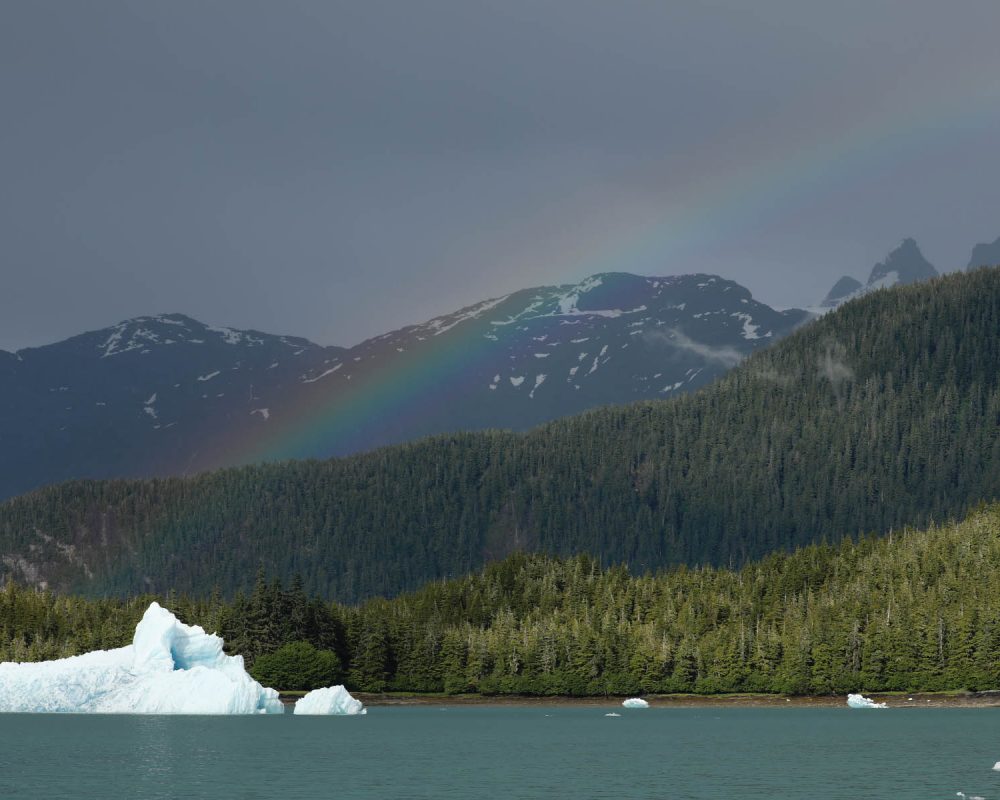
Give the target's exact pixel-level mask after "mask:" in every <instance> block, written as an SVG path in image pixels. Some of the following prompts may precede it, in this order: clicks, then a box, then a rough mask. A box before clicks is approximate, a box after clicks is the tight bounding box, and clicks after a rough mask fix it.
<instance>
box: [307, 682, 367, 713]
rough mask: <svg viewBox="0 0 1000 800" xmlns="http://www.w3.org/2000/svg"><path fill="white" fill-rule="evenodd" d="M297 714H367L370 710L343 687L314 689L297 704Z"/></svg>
mask: <svg viewBox="0 0 1000 800" xmlns="http://www.w3.org/2000/svg"><path fill="white" fill-rule="evenodd" d="M293 713H295V714H314V715H320V714H337V715H340V714H367V713H368V709H366V708H365V707H364V705H363V704H362V702H361V701H360V700H355V699H354V698H353V697H351V695H350V693H349V692H348V691H347V689H345V688H344V687H343V686H328V687H326V688H325V689H313V690H312V691H311V692H309V694H307V695H306V696H305V697H302V698H300V699H299V700H297V701H296V702H295V710H294V712H293Z"/></svg>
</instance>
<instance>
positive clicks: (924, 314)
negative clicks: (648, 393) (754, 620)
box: [0, 269, 1000, 600]
mask: <svg viewBox="0 0 1000 800" xmlns="http://www.w3.org/2000/svg"><path fill="white" fill-rule="evenodd" d="M998 361H1000V269H985V270H977V271H974V272H970V273H955V274H951V275H947V276H944V277H940V278H936V279H933V280H931V281H926V282H921V283H916V284H912V285H909V286H900V287H895V288H893V289H891V290H887V291H881V292H874V293H872V294H870V295H867V296H865V297H863V298H860V299H858V300H857V301H856V302H853V303H849V304H847V305H845V306H842V307H841V308H840V309H838V310H836V311H833V312H831V313H829V314H827V315H825V316H823V317H821V318H819V319H817V320H815V321H814V322H812V323H811V324H809V325H807V326H804V327H803V328H802V329H801V330H798V331H797V332H796V333H794V334H793V335H791V336H790V337H788V338H786V339H784V340H783V341H781V342H779V343H778V344H777V345H776V346H775V347H773V348H769V349H762V350H759V351H757V352H756V353H754V354H753V355H752V356H751V357H750V358H748V359H747V360H746V361H744V362H743V363H742V364H741V365H740V366H739V367H737V368H735V369H734V370H732V371H730V372H728V374H726V375H725V376H724V377H723V378H722V379H721V380H719V381H717V382H715V383H714V384H713V385H711V386H709V387H705V388H704V389H702V390H701V391H698V392H694V393H689V394H686V395H683V396H680V397H677V398H674V399H672V400H668V401H643V402H639V403H633V404H630V405H625V406H610V407H606V408H601V409H596V410H590V411H587V412H585V413H583V414H581V415H578V416H574V417H569V418H562V419H558V420H555V421H553V422H550V423H548V424H546V425H544V426H541V427H539V428H536V429H534V430H532V431H529V432H528V433H522V434H515V433H508V432H503V431H486V432H480V433H459V434H449V435H440V436H435V437H431V438H427V439H422V440H420V441H417V442H411V443H408V444H403V445H396V446H392V447H385V448H381V449H379V450H376V451H373V452H370V453H366V454H360V455H353V456H350V457H347V458H341V459H332V460H328V461H315V460H307V461H292V462H284V463H275V464H266V465H260V466H253V467H242V468H237V469H229V470H223V471H218V472H212V473H205V474H203V475H199V476H197V477H194V478H186V479H182V478H170V479H159V480H151V481H78V482H74V483H70V484H63V485H60V486H54V487H48V488H46V489H42V490H39V491H37V492H34V493H32V494H29V495H24V496H22V497H19V498H14V499H12V500H8V501H6V502H5V503H3V504H0V565H2V566H0V573H3V574H6V575H7V576H9V577H13V578H15V579H17V580H24V581H27V582H30V583H32V584H34V585H40V584H41V583H45V584H46V585H47V586H49V587H50V588H53V589H58V590H60V591H62V590H78V591H86V592H88V593H109V592H110V593H129V592H135V591H137V590H143V591H145V590H165V589H166V588H170V587H173V588H176V589H177V590H178V591H199V592H204V590H205V587H206V586H209V585H218V586H219V587H220V588H221V589H222V590H223V591H225V592H232V591H234V590H236V589H238V588H247V581H248V580H249V577H250V576H252V574H253V573H254V571H255V569H256V565H257V564H259V563H266V564H268V565H269V568H270V569H271V570H272V572H273V574H275V575H276V576H278V577H281V578H283V579H288V578H290V577H291V576H293V575H301V576H302V579H303V581H304V585H305V586H306V587H307V588H309V589H310V590H311V591H318V592H320V593H322V594H324V595H325V596H328V597H331V598H339V599H343V600H356V599H360V598H363V597H369V596H372V595H378V594H385V595H391V594H395V593H398V592H400V591H404V590H406V589H410V588H414V587H416V586H419V585H421V584H422V583H424V582H425V581H427V580H433V579H435V578H441V577H446V576H448V575H456V574H463V573H467V572H469V571H471V570H474V569H476V568H478V566H480V565H481V564H483V563H486V562H489V561H492V560H496V559H500V558H503V557H504V556H506V555H507V554H509V553H511V552H515V551H518V550H534V551H541V552H546V553H551V554H554V555H570V554H573V553H578V552H590V553H592V554H594V555H595V556H596V557H598V558H599V559H600V560H601V561H602V562H603V563H618V562H627V563H629V564H632V565H634V566H635V568H636V569H638V570H640V571H642V570H645V569H656V568H658V567H661V566H667V565H671V564H681V563H686V564H700V563H713V564H719V565H726V564H730V563H732V564H740V563H743V562H745V561H747V560H750V559H753V558H757V557H759V556H762V555H765V554H767V553H769V552H773V551H775V550H784V549H791V548H794V547H796V546H799V545H802V544H806V543H809V542H813V541H836V540H837V539H839V538H841V537H844V536H855V535H860V534H864V533H869V532H875V533H884V532H886V531H889V530H891V529H894V528H896V529H898V528H900V527H902V526H903V525H907V524H910V525H923V524H926V523H927V522H928V521H929V520H931V519H934V520H938V521H940V520H944V519H949V518H955V517H957V516H961V515H963V514H964V513H965V512H966V511H967V510H968V509H969V508H970V507H972V506H974V505H975V504H977V503H978V502H980V501H984V500H992V499H995V498H997V497H998V496H1000V424H998V420H1000V374H998V373H997V370H996V368H995V367H996V363H998Z"/></svg>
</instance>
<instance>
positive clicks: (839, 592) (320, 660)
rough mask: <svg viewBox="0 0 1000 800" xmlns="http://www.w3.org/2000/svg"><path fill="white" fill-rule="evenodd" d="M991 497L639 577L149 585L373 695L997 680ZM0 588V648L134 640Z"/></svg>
mask: <svg viewBox="0 0 1000 800" xmlns="http://www.w3.org/2000/svg"><path fill="white" fill-rule="evenodd" d="M998 583H1000V507H996V506H994V507H990V508H984V509H980V510H978V511H976V512H975V513H973V514H972V515H971V516H970V518H969V519H968V520H966V521H964V522H962V523H960V524H952V525H946V526H942V527H938V528H931V529H930V530H926V531H897V532H896V533H894V534H893V536H891V537H883V538H876V537H868V538H865V539H862V540H860V541H857V542H854V541H851V540H845V541H843V542H842V543H841V544H839V545H837V546H833V545H811V546H808V547H805V548H802V549H800V550H798V551H796V552H794V553H792V554H790V555H787V554H773V555H770V556H768V557H766V558H764V559H763V560H761V561H759V562H755V563H752V564H749V565H747V566H745V567H744V568H743V569H741V570H738V571H731V570H725V569H715V568H708V567H704V568H699V569H688V568H685V567H680V568H676V569H674V570H670V571H668V572H665V573H662V574H659V575H652V576H651V575H645V576H634V575H631V574H630V573H629V572H628V570H626V569H624V568H622V567H613V568H610V569H601V568H600V567H599V565H598V564H597V562H596V561H595V560H594V559H592V558H590V557H587V556H577V557H574V558H570V559H566V560H555V559H551V558H549V557H545V556H540V555H524V554H518V555H513V556H510V557H508V558H507V559H506V560H504V561H502V562H500V563H497V564H493V565H491V566H489V567H487V568H486V569H485V570H484V571H483V572H482V573H480V574H477V575H471V576H468V577H464V578H460V579H456V580H451V581H438V582H434V583H431V584H428V585H427V586H425V587H424V588H422V589H421V590H420V591H417V592H415V593H412V594H406V595H403V596H401V597H399V598H396V599H395V600H390V601H387V600H382V599H377V600H372V601H369V602H367V603H364V604H362V605H361V606H357V607H345V606H340V605H336V604H327V603H324V602H322V601H319V600H309V599H308V598H307V596H306V595H305V593H304V592H303V591H302V589H301V586H300V585H298V584H297V583H295V584H293V585H292V586H291V587H290V588H282V587H281V586H280V585H278V584H277V583H268V582H266V581H265V580H264V579H263V578H262V577H259V578H258V582H257V586H256V588H255V590H254V592H253V593H252V594H251V595H250V596H248V597H244V596H243V595H238V596H237V597H236V599H235V601H233V602H231V603H229V602H225V601H223V600H221V599H220V598H219V597H218V596H215V597H213V598H211V599H201V600H191V599H189V598H185V597H179V596H177V595H174V594H172V593H171V594H170V595H168V596H166V597H161V598H160V599H161V601H162V602H165V603H166V604H167V605H168V606H169V607H171V608H173V609H176V610H177V612H178V613H179V615H180V616H181V617H182V618H184V619H185V620H186V621H188V622H197V623H199V624H202V625H204V626H206V627H207V629H208V630H210V631H211V630H217V631H219V632H220V633H221V634H222V635H223V636H224V637H225V638H226V641H227V647H228V649H229V650H230V651H231V652H236V653H242V654H244V655H246V656H247V657H248V660H249V661H250V662H251V663H252V668H251V669H252V671H253V672H254V674H255V675H257V676H258V677H259V678H260V679H261V680H263V681H265V682H266V683H270V684H272V685H274V684H277V685H278V688H282V689H293V688H310V687H311V686H312V685H318V683H317V682H319V683H322V682H328V683H329V682H333V681H340V680H346V681H347V684H348V686H349V688H351V689H359V690H367V691H382V690H386V689H396V690H404V691H448V692H466V691H478V692H483V693H488V694H493V693H526V694H569V695H594V694H598V695H599V694H632V693H636V692H692V691H693V692H702V693H716V692H736V691H757V692H789V693H829V692H836V693H844V692H848V691H852V690H857V689H865V690H870V691H886V690H904V691H917V690H923V691H931V690H946V689H977V690H983V689H997V688H1000V594H998V593H997V592H996V590H995V587H996V585H997V584H998ZM149 599H150V598H148V597H143V598H136V599H132V600H129V601H121V600H102V601H91V600H83V599H79V598H68V597H58V596H55V595H53V594H51V593H48V592H40V591H37V590H34V589H22V588H18V587H16V586H14V585H13V584H9V585H8V586H7V587H6V588H4V589H3V590H0V661H2V660H8V659H20V660H27V659H41V658H52V657H56V656H61V655H70V654H74V653H78V652H82V651H86V650H89V649H92V648H95V647H113V646H119V645H122V644H125V643H127V642H128V641H129V640H130V639H131V635H132V630H133V628H134V625H135V623H136V622H137V621H138V620H139V618H140V617H141V615H142V612H143V610H144V608H145V606H146V605H147V603H148V602H149Z"/></svg>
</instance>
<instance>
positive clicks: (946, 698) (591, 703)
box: [281, 691, 1000, 708]
mask: <svg viewBox="0 0 1000 800" xmlns="http://www.w3.org/2000/svg"><path fill="white" fill-rule="evenodd" d="M303 694H304V692H282V693H281V699H282V701H283V702H285V703H294V702H295V700H297V699H298V698H299V697H301V696H302V695H303ZM351 694H352V696H353V697H355V698H356V699H358V700H360V701H361V702H362V703H364V704H365V705H366V706H376V707H377V706H529V707H530V706H539V707H545V706H548V707H554V706H565V707H572V706H580V707H606V708H620V707H621V704H622V700H624V699H625V696H624V695H623V696H621V697H617V696H615V697H608V696H598V697H569V696H551V697H537V696H533V695H480V694H456V695H446V694H412V693H406V692H385V693H371V692H352V693H351ZM864 694H865V696H866V697H869V698H870V699H872V700H874V701H876V702H885V703H887V704H888V705H889V707H890V708H998V707H1000V691H987V692H881V693H880V692H872V693H867V692H864ZM641 696H642V698H643V699H644V700H646V701H647V702H648V703H649V705H650V707H651V708H723V707H729V708H768V707H770V708H847V695H846V694H843V695H840V694H837V695H770V694H750V693H747V694H724V695H696V694H648V695H641Z"/></svg>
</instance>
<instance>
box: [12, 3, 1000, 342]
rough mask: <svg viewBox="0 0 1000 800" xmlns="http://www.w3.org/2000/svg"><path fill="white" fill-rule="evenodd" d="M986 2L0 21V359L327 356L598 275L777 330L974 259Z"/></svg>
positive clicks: (80, 10) (986, 93)
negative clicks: (707, 293)
mask: <svg viewBox="0 0 1000 800" xmlns="http://www.w3.org/2000/svg"><path fill="white" fill-rule="evenodd" d="M997 30H1000V3H997V2H996V0H987V1H984V2H974V1H972V0H968V1H966V2H963V1H962V0H956V2H954V3H941V2H938V1H937V0H935V2H925V1H924V0H900V1H899V2H879V0H863V2H854V0H846V1H845V0H842V1H841V2H837V3H831V2H815V3H814V2H803V0H789V1H788V2H785V1H784V0H782V1H781V2H772V1H771V0H755V2H752V3H748V2H745V0H731V1H730V0H721V1H718V2H716V1H713V2H702V3H698V2H670V1H669V0H656V1H654V0H650V1H649V2H638V0H614V2H611V1H610V0H601V1H600V2H597V1H596V0H498V1H497V2H488V1H487V0H393V1H392V2H383V1H382V0H355V1H354V2H336V1H335V0H322V2H315V3H313V2H294V1H293V0H280V2H279V1H278V0H272V1H271V2H266V3H265V2H254V1H253V0H234V1H233V2H221V1H216V2H210V1H209V0H200V2H184V1H183V0H171V1H170V2H160V3H144V2H120V3H119V2H107V1H106V0H88V1H87V2H76V0H63V1H62V2H50V1H48V0H5V1H4V2H3V3H2V4H0V259H2V260H0V278H2V281H0V348H3V349H8V350H11V349H16V348H19V347H24V346H30V345H37V344H42V343H46V342H51V341H55V340H57V339H60V338H64V337H66V336H69V335H72V334H74V333H78V332H81V331H83V330H88V329H94V328H98V327H103V326H105V325H108V324H111V323H114V322H116V321H118V320H120V319H124V318H127V317H132V316H138V315H141V314H150V313H157V312H173V311H179V312H183V313H187V314H190V315H191V316H194V317H197V318H199V319H202V320H204V321H206V322H210V323H214V324H225V325H233V326H237V327H254V328H258V329H261V330H265V331H270V332H275V333H292V334H298V335H303V336H307V337H309V338H311V339H313V340H315V341H318V342H321V343H323V344H341V345H350V344H353V343H355V342H357V341H359V340H361V339H363V338H366V337H368V336H371V335H375V334H377V333H380V332H383V331H386V330H389V329H392V328H396V327H400V326H401V325H403V324H408V323H413V322H418V321H422V320H425V319H427V318H429V317H432V316H434V315H435V314H439V313H444V312H447V311H450V310H453V309H456V308H458V307H460V306H462V305H467V304H469V303H472V302H475V301H477V300H480V299H484V298H486V297H491V296H496V295H499V294H503V293H506V292H509V291H512V290H514V289H517V288H523V287H526V286H533V285H539V284H551V283H564V282H569V281H574V280H578V279H581V278H583V277H585V276H587V275H588V274H591V273H593V272H598V271H607V270H622V271H631V272H639V273H643V274H660V275H669V274H676V273H683V272H695V271H697V272H715V273H719V274H721V275H724V276H726V277H729V278H732V279H734V280H737V281H740V282H741V283H743V284H745V285H746V286H748V287H749V288H750V289H751V290H752V291H753V292H754V294H755V295H756V296H758V297H759V298H760V299H762V300H764V301H765V302H769V303H772V304H774V305H778V306H788V305H798V304H808V303H812V302H815V301H817V300H818V299H820V298H821V297H822V296H823V295H824V294H825V292H826V290H827V289H828V288H829V287H830V285H831V284H832V283H833V282H834V280H835V279H836V278H837V277H839V276H840V275H842V274H845V273H847V274H853V275H855V276H856V277H859V278H864V277H866V276H867V273H868V271H869V269H870V268H871V266H872V264H873V263H874V262H875V261H877V260H879V259H880V258H881V257H882V256H883V255H884V254H885V253H886V252H887V251H888V250H889V249H890V248H891V247H892V246H894V245H895V244H896V243H898V241H899V240H900V239H902V238H903V237H905V236H913V237H915V238H916V239H917V241H918V242H919V243H920V245H921V247H922V248H923V250H924V253H925V255H926V256H927V257H928V258H929V259H930V260H931V262H932V263H934V264H935V265H936V266H938V268H939V269H943V270H947V269H953V268H956V267H964V266H965V263H966V261H967V260H968V258H969V253H970V250H971V248H972V246H973V245H974V244H976V243H977V242H981V241H987V240H989V241H992V240H993V239H995V238H996V237H998V236H1000V156H998V149H997V142H998V141H1000V81H998V80H997V76H998V75H1000V48H998V47H997V46H996V32H997Z"/></svg>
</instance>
